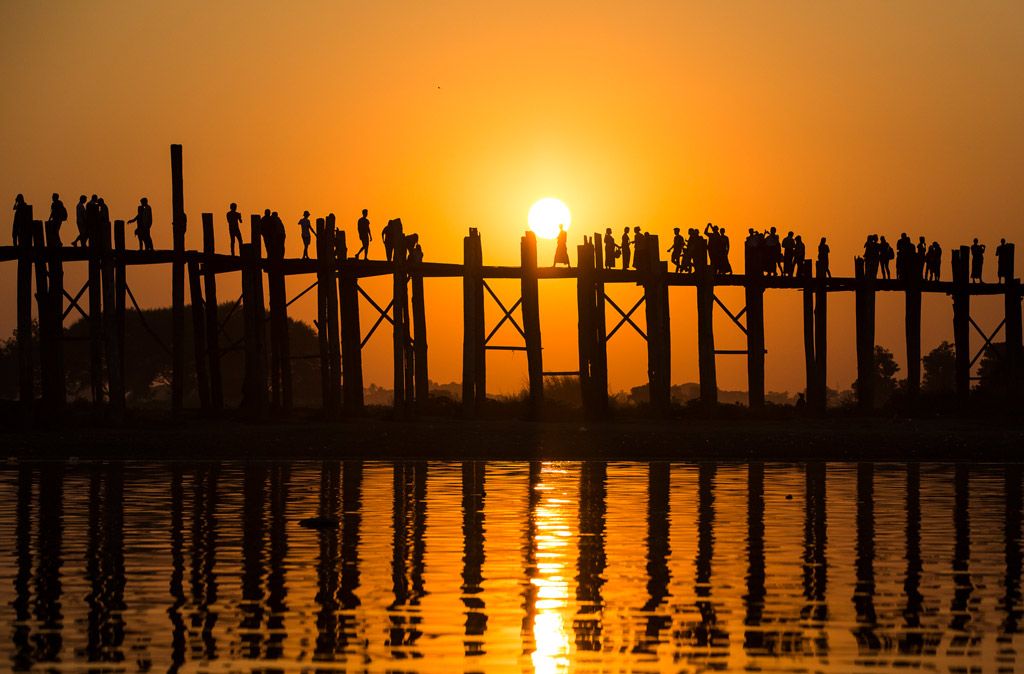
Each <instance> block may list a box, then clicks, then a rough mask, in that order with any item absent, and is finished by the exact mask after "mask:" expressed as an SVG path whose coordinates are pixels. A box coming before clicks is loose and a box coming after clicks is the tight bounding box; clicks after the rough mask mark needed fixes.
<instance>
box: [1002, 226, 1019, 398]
mask: <svg viewBox="0 0 1024 674" xmlns="http://www.w3.org/2000/svg"><path fill="white" fill-rule="evenodd" d="M1003 251H1004V252H1003V256H1002V258H1001V259H1002V263H1003V265H1004V269H1005V271H1006V289H1005V292H1004V294H1003V311H1004V312H1005V313H1004V317H1005V319H1006V365H1007V378H1008V381H1009V382H1010V391H1009V393H1010V396H1011V399H1012V400H1013V401H1017V400H1018V399H1019V398H1020V395H1021V375H1022V372H1021V370H1022V369H1024V345H1022V344H1021V342H1022V339H1021V306H1020V302H1021V289H1020V280H1019V279H1017V278H1015V277H1014V260H1013V256H1014V245H1013V244H1012V243H1008V244H1006V246H1005V248H1004V249H1003Z"/></svg>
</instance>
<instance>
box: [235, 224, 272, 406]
mask: <svg viewBox="0 0 1024 674" xmlns="http://www.w3.org/2000/svg"><path fill="white" fill-rule="evenodd" d="M257 240H258V239H257V238H255V237H254V238H253V241H254V242H255V241H257ZM256 245H257V244H256V243H244V244H242V246H241V253H240V255H241V257H242V311H243V316H244V321H245V392H244V396H243V403H242V405H243V408H244V410H245V413H246V415H247V416H249V417H250V418H253V419H262V418H263V416H264V414H265V413H266V406H267V376H266V361H265V358H264V353H263V322H264V321H263V301H262V285H263V283H262V279H261V278H260V277H261V276H262V271H261V270H260V260H259V258H258V257H257V250H256Z"/></svg>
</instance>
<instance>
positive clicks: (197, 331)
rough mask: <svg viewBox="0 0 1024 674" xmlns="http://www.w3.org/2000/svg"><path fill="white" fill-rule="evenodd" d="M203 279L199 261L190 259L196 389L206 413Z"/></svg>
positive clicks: (207, 373)
mask: <svg viewBox="0 0 1024 674" xmlns="http://www.w3.org/2000/svg"><path fill="white" fill-rule="evenodd" d="M201 284H202V279H201V278H200V275H199V262H198V261H196V260H195V259H191V260H189V261H188V286H189V298H190V300H189V304H190V306H191V309H192V347H193V348H192V355H193V359H194V360H195V366H196V390H197V391H198V393H199V407H200V408H201V409H202V410H203V412H204V413H207V414H209V412H210V371H209V367H208V365H209V361H208V354H207V353H206V307H205V306H203V289H202V285H201Z"/></svg>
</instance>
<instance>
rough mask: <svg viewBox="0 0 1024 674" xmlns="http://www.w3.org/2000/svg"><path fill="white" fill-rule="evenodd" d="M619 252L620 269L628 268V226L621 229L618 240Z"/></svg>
mask: <svg viewBox="0 0 1024 674" xmlns="http://www.w3.org/2000/svg"><path fill="white" fill-rule="evenodd" d="M619 252H620V253H621V254H622V271H626V270H627V269H629V253H630V247H629V226H628V225H627V226H626V228H625V229H623V230H622V239H620V240H619Z"/></svg>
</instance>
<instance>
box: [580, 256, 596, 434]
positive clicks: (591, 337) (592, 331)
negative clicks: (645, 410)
mask: <svg viewBox="0 0 1024 674" xmlns="http://www.w3.org/2000/svg"><path fill="white" fill-rule="evenodd" d="M576 260H577V268H576V270H577V272H578V273H577V276H576V307H577V309H576V310H577V331H576V332H577V345H578V348H577V352H578V356H579V385H580V400H581V401H582V402H583V412H584V414H585V415H586V416H587V417H588V418H591V419H593V418H595V417H596V416H597V409H596V405H595V400H594V380H593V376H592V373H593V370H592V366H593V361H594V350H595V346H596V345H595V344H594V341H595V338H596V336H597V330H596V328H595V326H594V311H595V306H594V247H593V245H592V244H591V243H590V241H589V240H588V239H587V238H586V237H583V245H580V246H576Z"/></svg>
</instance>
